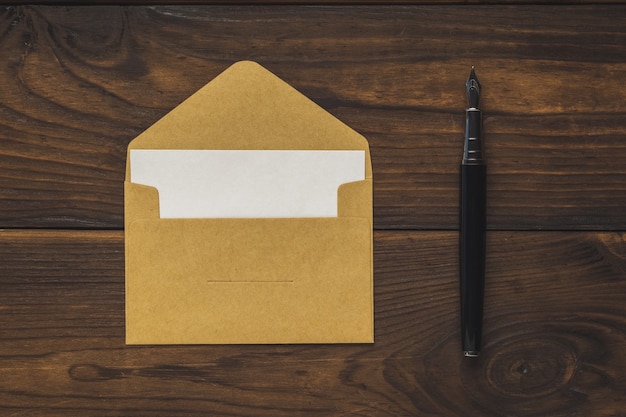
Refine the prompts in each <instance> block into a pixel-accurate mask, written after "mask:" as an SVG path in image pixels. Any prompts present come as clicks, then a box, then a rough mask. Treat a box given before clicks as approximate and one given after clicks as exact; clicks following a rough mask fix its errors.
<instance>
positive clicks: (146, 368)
mask: <svg viewBox="0 0 626 417" xmlns="http://www.w3.org/2000/svg"><path fill="white" fill-rule="evenodd" d="M242 59H250V60H255V61H258V62H259V63H261V64H262V65H264V66H266V67H267V68H268V69H270V70H271V71H273V72H274V73H276V74H277V75H278V76H280V77H281V78H283V79H284V80H285V81H287V82H288V83H290V84H291V85H293V86H294V87H296V88H297V89H298V90H300V91H301V92H303V93H304V94H306V95H307V96H309V97H310V98H311V99H313V100H314V101H315V102H317V103H318V104H320V105H321V106H322V107H324V108H325V109H327V110H328V111H330V112H331V113H333V114H334V115H336V116H337V117H339V118H340V119H341V120H343V121H344V122H345V123H347V124H348V125H349V126H351V127H353V128H354V129H356V130H357V131H359V132H361V133H362V134H363V135H365V136H366V137H367V138H368V140H369V142H370V147H371V154H372V161H373V167H374V178H375V188H374V193H375V194H374V213H375V225H374V226H375V229H376V231H375V242H374V243H375V254H374V255H375V337H376V342H375V344H373V345H303V346H165V347H163V346H161V347H154V346H133V347H128V346H125V344H124V233H123V190H122V189H123V186H122V181H123V177H124V167H125V152H126V145H127V144H128V142H129V141H130V140H131V139H132V138H134V137H135V136H136V135H137V134H139V133H140V132H142V131H143V130H144V129H145V128H147V127H148V126H150V125H151V124H152V123H153V122H155V121H156V120H158V119H159V118H160V117H161V116H163V115H164V114H166V113H167V112H168V111H169V110H170V109H171V108H173V107H174V106H176V105H177V104H178V103H179V102H181V101H182V100H184V99H185V98H186V97H187V96H188V95H190V94H191V93H193V92H194V91H196V90H197V89H198V88H200V87H201V86H203V85H204V84H205V83H206V82H208V81H209V80H211V79H212V78H213V77H214V76H215V75H217V74H218V73H219V72H221V71H222V70H223V69H225V68H226V67H227V66H228V65H230V64H231V63H233V62H235V61H238V60H242ZM471 65H475V66H476V67H477V73H478V76H479V78H480V80H481V83H482V84H483V91H484V93H483V96H484V100H483V103H484V105H483V110H484V114H485V119H484V132H485V142H486V147H487V157H488V159H489V183H488V190H489V207H488V214H489V215H488V224H489V233H488V259H487V278H486V286H487V288H486V294H485V296H486V305H485V321H484V324H485V332H484V340H485V346H484V351H483V354H482V356H481V357H480V358H479V359H477V360H468V359H465V358H463V357H462V356H461V352H460V340H459V339H460V336H459V317H458V314H459V313H458V264H457V251H458V249H457V239H458V231H457V230H458V164H459V162H460V157H461V146H462V138H463V129H464V108H465V96H464V83H465V80H466V78H467V74H468V72H469V68H470V66H471ZM0 68H1V70H0V228H1V229H0V375H1V376H2V377H1V378H0V415H3V416H4V415H7V416H13V415H28V416H75V415H90V416H158V415H168V416H172V415H180V416H192V415H202V416H204V415H213V416H234V415H235V416H236V415H242V416H283V415H284V416H294V415H300V416H339V415H360V416H607V417H608V416H626V349H625V347H626V303H625V302H624V298H625V295H626V235H625V232H626V210H625V209H624V208H625V207H626V104H625V103H626V88H624V85H626V5H620V4H604V5H506V4H496V5H481V6H477V7H474V6H461V5H453V4H448V5H442V4H440V5H425V4H414V5H394V6H384V7H382V6H345V5H343V6H342V5H332V6H331V5H326V6H298V5H291V6H263V5H240V6H219V5H213V6H189V5H188V6H183V5H168V6H166V5H162V6H141V7H138V6H132V7H120V6H90V7H77V6H67V5H66V6H54V7H53V6H32V5H31V6H26V5H24V6H21V5H14V6H3V7H2V8H1V9H0Z"/></svg>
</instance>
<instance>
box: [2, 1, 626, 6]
mask: <svg viewBox="0 0 626 417" xmlns="http://www.w3.org/2000/svg"><path fill="white" fill-rule="evenodd" d="M116 3H117V4H124V5H161V4H165V5H247V6H248V5H255V6H263V5H294V4H297V5H304V6H315V5H334V6H344V5H353V6H360V5H377V6H394V5H432V4H437V5H459V4H463V5H467V4H468V2H467V1H463V0H390V1H384V0H129V1H125V2H123V3H122V2H121V1H117V2H111V1H107V0H65V1H63V2H60V1H59V0H31V1H29V0H13V1H11V4H13V5H59V4H63V5H68V4H71V5H73V6H80V5H111V4H116ZM471 4H472V5H474V6H477V5H481V4H487V5H494V4H531V5H536V4H549V5H552V4H555V2H554V1H552V0H472V2H471ZM557 4H559V5H573V4H575V5H579V4H624V0H602V1H600V2H599V1H596V0H560V1H558V3H557Z"/></svg>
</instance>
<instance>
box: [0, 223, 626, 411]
mask: <svg viewBox="0 0 626 417" xmlns="http://www.w3.org/2000/svg"><path fill="white" fill-rule="evenodd" d="M456 245H457V234H456V233H454V232H445V231H442V232H429V231H406V232H400V231H397V232H386V231H381V232H376V234H375V307H376V318H375V323H376V343H375V344H373V345H334V346H333V345H319V346H316V345H302V346H161V347H155V346H132V347H127V346H125V345H124V339H123V334H124V303H123V298H124V284H123V280H124V278H123V276H124V272H123V263H124V261H123V233H122V232H120V231H82V232H81V231H11V230H3V231H0V259H2V262H1V263H0V306H1V307H0V322H2V323H3V325H2V326H1V327H0V373H1V374H2V376H3V378H1V379H0V410H2V413H3V414H7V415H11V414H28V415H32V416H44V415H45V416H65V415H77V414H82V415H85V414H89V415H94V414H97V415H100V416H113V415H125V416H147V415H154V414H155V413H157V414H158V413H161V414H163V413H166V414H168V415H173V416H192V415H214V416H228V415H240V416H248V415H249V416H264V415H271V416H281V415H285V416H293V415H299V416H339V415H347V414H349V415H363V416H383V415H384V416H388V415H420V416H440V415H473V416H483V415H484V416H486V415H516V416H531V415H532V416H536V415H574V414H580V415H606V416H609V415H619V414H620V413H621V412H622V410H624V408H626V399H624V397H623V395H622V394H623V392H624V390H625V389H626V377H625V376H626V353H625V352H624V349H623V346H624V344H625V343H626V321H625V317H626V306H625V305H624V302H623V294H624V292H625V291H626V235H625V234H624V233H623V232H622V233H609V232H605V233H599V232H491V233H489V235H488V245H489V258H488V262H487V291H486V301H487V304H486V311H485V341H486V345H485V348H484V351H483V355H482V356H481V358H479V359H478V360H476V361H472V360H467V359H465V358H462V357H461V353H460V346H459V345H460V342H459V339H460V337H459V323H458V322H459V320H458V308H457V305H458V289H457V286H458V285H457V268H458V266H457V262H456V248H457V246H456Z"/></svg>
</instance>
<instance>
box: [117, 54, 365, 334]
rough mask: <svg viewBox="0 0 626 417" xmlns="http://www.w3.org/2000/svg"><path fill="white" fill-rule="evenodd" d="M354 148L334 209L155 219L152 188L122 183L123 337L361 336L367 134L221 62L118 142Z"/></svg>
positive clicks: (170, 146)
mask: <svg viewBox="0 0 626 417" xmlns="http://www.w3.org/2000/svg"><path fill="white" fill-rule="evenodd" d="M134 149H159V150H174V149H186V150H361V151H364V152H365V166H364V170H365V175H364V179H363V180H360V181H354V182H348V183H345V184H342V185H341V186H339V187H338V190H337V216H335V217H301V218H162V217H161V216H160V211H159V190H157V188H155V187H152V186H147V185H142V184H137V183H133V182H131V176H130V173H131V168H132V167H131V166H130V159H127V167H126V181H125V184H124V192H125V194H124V205H125V233H126V342H127V343H128V344H200V343H202V344H204V343H207V344H208V343H220V344H221V343H371V342H373V340H374V323H373V318H374V313H373V256H372V168H371V162H370V155H369V147H368V144H367V141H366V140H365V138H363V137H362V136H361V135H359V134H358V133H356V132H355V131H354V130H352V129H350V128H349V127H347V126H346V125H345V124H343V123H342V122H340V121H339V120H337V119H336V118H335V117H333V116H332V115H330V114H329V113H327V112H326V111H324V110H323V109H322V108H320V107H319V106H317V105H316V104H315V103H313V102H312V101H310V100H309V99H308V98H306V97H305V96H303V95H302V94H300V93H299V92H297V91H296V90H295V89H293V88H292V87H290V86H289V85H288V84H286V83H285V82H283V81H282V80H280V79H279V78H278V77H276V76H275V75H274V74H272V73H271V72H269V71H267V70H266V69H264V68H263V67H261V66H260V65H258V64H256V63H253V62H239V63H236V64H234V65H233V66H231V67H230V68H228V69H227V70H226V71H224V72H223V73H222V74H220V75H219V76H218V77H217V78H215V79H214V80H213V81H211V82H210V83H208V84H207V85H206V86H204V87H203V88H202V89H200V90H199V91H198V92H196V93H195V94H193V95H192V96H191V97H189V98H188V99H187V100H186V101H184V102H183V103H182V104H180V105H179V106H178V107H176V108H175V109H174V110H172V111H171V112H170V113H169V114H167V115H166V116H165V117H163V118H162V119H161V120H159V121H158V122H156V123H155V124H154V125H153V126H151V127H150V128H148V129H147V130H146V131H145V132H143V133H142V134H141V135H139V136H138V137H137V138H135V139H134V140H133V141H132V142H131V143H130V144H129V146H128V155H130V153H131V151H132V150H134Z"/></svg>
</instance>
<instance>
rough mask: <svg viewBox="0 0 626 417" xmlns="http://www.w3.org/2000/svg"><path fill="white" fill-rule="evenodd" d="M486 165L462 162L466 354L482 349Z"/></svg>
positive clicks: (461, 240) (462, 295)
mask: <svg viewBox="0 0 626 417" xmlns="http://www.w3.org/2000/svg"><path fill="white" fill-rule="evenodd" d="M486 179H487V167H486V166H485V164H484V163H479V164H476V163H474V164H462V165H461V223H460V273H461V274H460V283H461V337H462V346H463V351H464V352H465V354H466V356H476V355H478V352H479V351H480V348H481V338H482V320H483V294H484V286H485V285H484V281H485V278H484V277H485V246H486V239H485V230H486V224H487V216H486V214H487V213H486V212H487V209H486V202H487V192H486V191H487V190H486V188H487V186H486Z"/></svg>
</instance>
